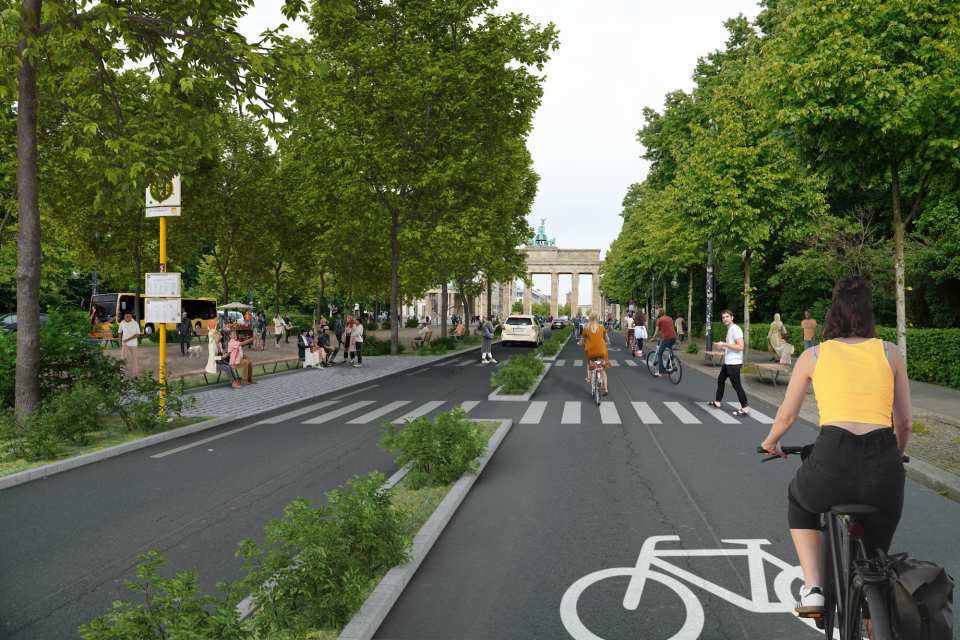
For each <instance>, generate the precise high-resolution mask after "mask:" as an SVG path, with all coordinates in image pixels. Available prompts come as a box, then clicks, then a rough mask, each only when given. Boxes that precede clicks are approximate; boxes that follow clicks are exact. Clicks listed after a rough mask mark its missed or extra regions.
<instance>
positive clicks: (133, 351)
mask: <svg viewBox="0 0 960 640" xmlns="http://www.w3.org/2000/svg"><path fill="white" fill-rule="evenodd" d="M117 333H118V334H119V335H120V359H121V360H126V361H127V368H126V374H127V375H128V376H129V375H132V376H133V377H134V378H136V377H137V374H139V373H140V368H139V367H138V366H137V337H138V336H139V335H140V323H139V322H135V321H134V320H133V314H132V313H130V312H127V313H125V314H123V322H121V323H120V324H119V326H118V327H117Z"/></svg>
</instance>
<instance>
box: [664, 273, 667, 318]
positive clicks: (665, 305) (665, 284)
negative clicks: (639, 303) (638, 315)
mask: <svg viewBox="0 0 960 640" xmlns="http://www.w3.org/2000/svg"><path fill="white" fill-rule="evenodd" d="M663 312H664V313H666V312H667V279H666V278H664V279H663Z"/></svg>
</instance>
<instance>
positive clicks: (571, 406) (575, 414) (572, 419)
mask: <svg viewBox="0 0 960 640" xmlns="http://www.w3.org/2000/svg"><path fill="white" fill-rule="evenodd" d="M560 424H580V403H579V402H565V403H564V404H563V417H562V418H560Z"/></svg>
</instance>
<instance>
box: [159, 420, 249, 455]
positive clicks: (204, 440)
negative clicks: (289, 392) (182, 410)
mask: <svg viewBox="0 0 960 640" xmlns="http://www.w3.org/2000/svg"><path fill="white" fill-rule="evenodd" d="M262 424H263V423H262V422H254V423H253V424H250V425H247V426H245V427H240V428H239V429H234V430H233V431H227V432H225V433H221V434H220V435H218V436H212V437H210V438H205V439H203V440H197V441H196V442H194V443H192V444H186V445H184V446H182V447H177V448H176V449H170V450H169V451H164V452H163V453H158V454H156V455H153V456H150V457H151V458H163V457H165V456H169V455H170V454H171V453H179V452H181V451H186V450H187V449H192V448H193V447H198V446H200V445H201V444H207V443H208V442H213V441H214V440H217V439H219V438H225V437H227V436H232V435H233V434H235V433H240V432H241V431H246V430H247V429H253V428H254V427H259V426H260V425H262Z"/></svg>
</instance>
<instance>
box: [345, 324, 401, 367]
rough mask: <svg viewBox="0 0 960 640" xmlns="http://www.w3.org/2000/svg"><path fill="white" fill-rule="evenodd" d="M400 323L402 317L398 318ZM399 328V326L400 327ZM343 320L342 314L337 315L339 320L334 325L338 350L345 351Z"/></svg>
mask: <svg viewBox="0 0 960 640" xmlns="http://www.w3.org/2000/svg"><path fill="white" fill-rule="evenodd" d="M399 321H400V316H397V322H399ZM398 326H399V325H398ZM343 329H344V327H343V318H341V317H340V314H339V313H338V314H337V319H336V320H335V321H334V323H333V335H335V336H337V349H343ZM343 357H344V360H346V357H347V352H346V351H344V352H343Z"/></svg>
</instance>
